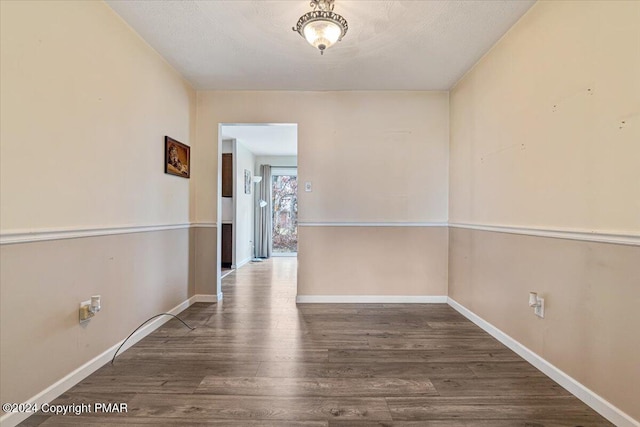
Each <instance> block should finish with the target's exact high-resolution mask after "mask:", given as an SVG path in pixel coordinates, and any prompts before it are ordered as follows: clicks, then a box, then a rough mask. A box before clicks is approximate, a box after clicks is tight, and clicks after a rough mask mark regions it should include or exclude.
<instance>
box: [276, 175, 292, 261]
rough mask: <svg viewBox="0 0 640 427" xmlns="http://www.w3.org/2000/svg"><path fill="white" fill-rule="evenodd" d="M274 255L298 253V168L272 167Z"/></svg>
mask: <svg viewBox="0 0 640 427" xmlns="http://www.w3.org/2000/svg"><path fill="white" fill-rule="evenodd" d="M271 193H272V203H271V206H272V212H271V213H272V220H271V223H272V227H271V235H272V242H273V243H272V244H273V252H272V253H273V256H296V255H297V254H298V169H297V168H294V167H288V168H272V170H271Z"/></svg>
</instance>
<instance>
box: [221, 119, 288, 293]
mask: <svg viewBox="0 0 640 427" xmlns="http://www.w3.org/2000/svg"><path fill="white" fill-rule="evenodd" d="M218 147H219V150H218V164H219V165H220V167H219V170H218V177H219V179H220V184H219V186H218V223H217V226H218V230H219V234H218V236H219V238H218V254H219V255H218V260H217V261H218V283H219V284H220V279H221V276H222V275H223V274H226V272H227V271H229V270H227V269H231V271H234V270H237V269H240V268H241V267H242V266H243V265H245V264H247V263H250V262H261V261H264V260H267V259H269V258H271V257H272V256H297V251H298V233H297V231H298V199H297V182H298V180H297V175H298V173H297V167H298V125H297V124H295V123H275V124H273V123H272V124H265V123H221V124H220V125H219V140H218ZM274 233H275V234H274Z"/></svg>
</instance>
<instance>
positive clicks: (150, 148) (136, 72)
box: [0, 1, 196, 232]
mask: <svg viewBox="0 0 640 427" xmlns="http://www.w3.org/2000/svg"><path fill="white" fill-rule="evenodd" d="M1 5H2V6H1V7H2V9H1V11H2V17H1V19H2V22H1V23H2V25H1V26H0V28H1V30H0V31H1V37H0V39H1V43H2V45H1V46H2V53H1V55H2V56H1V61H0V67H1V68H0V70H1V76H2V83H3V85H2V95H1V109H0V114H1V116H0V117H1V120H2V129H1V132H2V133H1V140H2V145H1V150H2V151H1V155H0V162H1V164H0V189H1V192H2V204H1V205H0V221H1V222H0V224H1V228H2V231H3V232H7V231H12V230H29V231H31V230H35V229H43V228H44V229H50V228H60V227H72V228H77V227H102V226H116V225H148V224H170V223H186V222H189V181H190V180H187V179H181V178H178V177H174V176H170V175H165V174H164V173H163V170H164V169H163V162H164V151H163V150H164V148H163V146H164V140H163V138H164V136H165V135H169V136H171V137H173V138H175V139H177V140H179V141H181V142H184V143H186V144H189V145H192V144H193V143H194V142H195V138H194V135H193V133H194V131H195V121H194V119H195V114H194V108H195V92H194V90H193V89H192V88H191V87H190V86H189V85H188V84H187V83H186V82H185V80H184V79H182V78H181V77H180V76H179V75H178V74H177V73H176V72H175V71H174V70H173V69H172V68H171V67H170V66H169V65H168V64H167V63H166V62H165V60H164V59H162V57H160V55H158V54H157V53H156V52H155V51H154V50H152V49H151V48H150V47H149V46H148V45H147V44H146V43H145V42H144V41H142V39H140V37H139V36H138V35H137V34H135V33H134V32H133V31H132V30H131V29H130V28H129V27H128V26H127V25H126V24H125V23H124V22H123V21H122V20H121V19H120V17H118V16H117V15H116V14H115V12H113V11H112V10H111V9H110V8H109V7H108V6H107V5H105V4H104V3H102V2H76V1H67V2H65V1H56V2H49V1H43V2H39V1H33V2H32V1H29V2H13V1H10V2H5V1H3V2H1ZM191 154H192V156H194V155H196V150H195V148H194V150H193V151H192V153H191Z"/></svg>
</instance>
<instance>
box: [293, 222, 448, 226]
mask: <svg viewBox="0 0 640 427" xmlns="http://www.w3.org/2000/svg"><path fill="white" fill-rule="evenodd" d="M298 226H302V227H446V226H447V223H446V222H298Z"/></svg>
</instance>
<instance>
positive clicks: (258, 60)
mask: <svg viewBox="0 0 640 427" xmlns="http://www.w3.org/2000/svg"><path fill="white" fill-rule="evenodd" d="M107 3H108V4H109V5H110V6H111V8H112V9H113V10H115V11H116V12H117V13H118V14H119V15H120V16H122V18H123V19H124V20H125V21H126V22H127V23H128V24H129V25H131V27H133V29H134V30H135V31H137V32H138V33H139V34H140V35H141V36H142V37H143V38H144V39H145V40H146V41H147V42H148V43H149V44H150V45H151V46H152V47H154V48H155V49H156V50H157V51H158V52H159V53H160V54H161V55H162V56H163V57H165V58H166V59H167V61H169V63H171V64H172V65H173V66H174V67H175V68H176V69H177V70H178V71H179V72H180V73H181V74H182V75H183V76H184V77H185V78H186V79H188V80H189V81H190V82H191V83H192V84H193V86H194V87H195V88H196V89H220V90H224V89H228V90H233V89H246V90H447V89H450V88H451V86H453V84H455V82H456V81H458V80H459V79H460V78H461V77H462V76H463V75H464V73H465V72H466V71H467V70H469V68H471V66H472V65H473V64H475V62H476V61H477V60H478V59H480V57H481V56H482V55H483V54H484V53H485V52H487V51H488V50H489V48H491V46H492V45H493V44H494V43H495V42H496V41H497V40H498V39H499V38H500V37H501V36H502V35H503V34H504V33H505V32H506V31H507V30H508V29H509V28H510V27H511V26H512V25H513V24H514V23H515V22H516V21H517V20H518V19H519V18H520V17H521V16H522V15H523V14H524V13H525V12H526V11H527V10H528V9H529V8H530V7H531V6H532V5H533V3H534V1H532V0H495V1H484V0H473V1H471V0H469V1H444V0H443V1H419V0H414V1H391V0H378V1H365V0H336V3H335V12H336V13H339V14H341V15H342V16H344V17H345V18H346V19H347V21H349V31H348V33H347V35H346V36H345V37H344V39H343V40H342V41H341V42H339V43H338V44H336V45H335V46H333V47H332V48H330V49H328V50H327V51H326V52H325V54H324V55H323V56H321V55H320V54H319V52H318V51H317V50H315V49H314V48H313V47H311V46H310V45H308V44H307V42H306V41H305V40H304V39H303V38H302V37H300V35H299V34H298V33H296V32H294V31H292V29H291V27H292V26H293V25H295V23H296V22H297V20H298V18H299V17H300V16H301V15H302V14H304V13H306V12H308V11H310V10H311V8H310V7H309V1H308V0H284V1H270V0H247V1H244V0H215V1H194V0H180V1H168V0H162V1H140V0H138V1H135V0H107Z"/></svg>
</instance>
